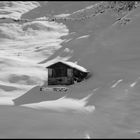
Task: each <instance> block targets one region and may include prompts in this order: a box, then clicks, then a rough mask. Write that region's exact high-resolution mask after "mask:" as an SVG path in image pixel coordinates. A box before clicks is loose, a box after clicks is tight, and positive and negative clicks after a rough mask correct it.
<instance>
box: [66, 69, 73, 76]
mask: <svg viewBox="0 0 140 140" xmlns="http://www.w3.org/2000/svg"><path fill="white" fill-rule="evenodd" d="M67 75H68V77H72V76H73V69H68V71H67Z"/></svg>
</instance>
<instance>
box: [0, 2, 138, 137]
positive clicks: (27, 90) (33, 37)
mask: <svg viewBox="0 0 140 140" xmlns="http://www.w3.org/2000/svg"><path fill="white" fill-rule="evenodd" d="M2 4H3V5H2V6H5V8H7V9H6V10H7V11H9V13H10V12H11V13H10V14H9V13H5V15H6V18H9V17H10V16H12V18H15V19H20V20H22V19H28V20H32V21H31V22H25V23H24V22H23V23H22V22H21V23H20V22H18V21H16V22H14V21H13V19H12V20H11V19H10V18H9V19H2V20H1V21H0V31H1V32H0V37H1V38H0V40H1V45H0V49H1V52H0V53H1V56H0V65H1V70H0V71H1V74H0V90H1V93H0V96H1V97H0V104H1V106H0V112H1V114H2V118H1V119H0V124H1V125H0V130H1V131H0V137H1V138H18V137H20V138H139V137H140V134H139V133H140V121H139V118H140V111H139V110H140V103H139V99H140V95H139V89H140V56H139V54H140V47H139V44H140V39H139V36H140V7H139V3H138V2H135V3H134V2H132V3H131V2H130V3H129V2H128V1H127V2H126V3H125V2H123V1H121V2H120V3H119V2H116V1H114V2H111V3H110V2H104V1H103V2H102V1H100V2H80V3H79V2H43V1H42V2H29V3H28V5H30V6H29V7H28V6H27V7H26V6H25V5H24V3H22V2H19V3H16V2H15V3H11V5H12V4H13V5H14V6H13V7H12V6H11V5H10V3H8V2H7V3H5V5H4V3H2ZM136 4H137V5H136ZM10 6H11V7H12V8H13V9H12V8H11V7H10ZM16 6H21V9H20V10H17V9H14V8H15V7H16ZM9 7H10V8H9ZM24 8H25V9H26V10H25V9H24ZM3 9H4V8H3ZM11 9H12V10H11ZM6 10H2V8H1V10H0V12H1V17H4V16H5V15H4V14H3V13H4V12H5V11H6ZM16 10H17V11H16ZM18 12H19V13H18ZM17 13H18V14H17ZM42 17H44V18H43V19H45V20H44V21H43V20H42V21H41V20H40V21H39V20H38V19H39V18H42ZM47 17H49V19H48V20H46V18H47ZM33 19H34V20H33ZM53 59H58V60H59V59H60V60H69V61H72V62H77V63H78V64H79V65H81V66H83V67H85V68H86V69H88V70H89V71H90V73H91V77H89V79H86V80H85V81H83V82H81V83H76V84H75V85H71V86H69V87H68V88H69V91H68V93H66V94H65V93H61V92H60V93H55V92H50V93H49V92H48V93H46V92H43V91H40V85H43V84H47V69H46V68H45V66H46V65H47V63H48V62H49V61H50V60H53Z"/></svg>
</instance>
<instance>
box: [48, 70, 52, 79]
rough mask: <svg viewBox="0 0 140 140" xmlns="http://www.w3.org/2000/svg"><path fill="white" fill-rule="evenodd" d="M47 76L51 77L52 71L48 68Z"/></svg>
mask: <svg viewBox="0 0 140 140" xmlns="http://www.w3.org/2000/svg"><path fill="white" fill-rule="evenodd" d="M48 76H49V77H52V69H50V68H49V69H48Z"/></svg>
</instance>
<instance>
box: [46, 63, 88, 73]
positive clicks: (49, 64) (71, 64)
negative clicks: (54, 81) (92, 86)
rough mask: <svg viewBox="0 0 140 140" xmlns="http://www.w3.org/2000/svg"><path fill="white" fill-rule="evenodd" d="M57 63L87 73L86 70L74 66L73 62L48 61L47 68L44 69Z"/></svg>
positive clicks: (76, 65)
mask: <svg viewBox="0 0 140 140" xmlns="http://www.w3.org/2000/svg"><path fill="white" fill-rule="evenodd" d="M59 62H61V63H63V64H65V65H68V66H70V67H72V68H75V69H78V70H80V71H82V72H88V71H87V69H85V68H84V67H82V66H80V65H78V64H76V63H74V62H70V61H62V60H57V61H50V62H48V63H47V66H46V67H49V66H51V65H53V64H56V63H59Z"/></svg>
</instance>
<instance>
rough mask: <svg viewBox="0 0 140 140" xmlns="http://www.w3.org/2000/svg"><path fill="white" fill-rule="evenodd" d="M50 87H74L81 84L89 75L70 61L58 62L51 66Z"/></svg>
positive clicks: (49, 66) (49, 72)
mask: <svg viewBox="0 0 140 140" xmlns="http://www.w3.org/2000/svg"><path fill="white" fill-rule="evenodd" d="M46 68H47V69H48V85H72V84H74V82H81V81H82V80H83V79H84V78H85V77H86V76H87V74H88V73H89V72H88V71H87V70H86V69H85V68H83V67H82V66H79V65H77V64H76V63H73V62H68V61H57V62H53V63H51V64H49V65H48V66H47V67H46Z"/></svg>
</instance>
